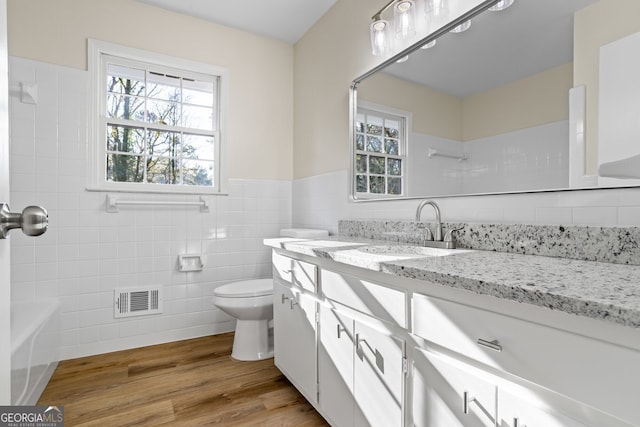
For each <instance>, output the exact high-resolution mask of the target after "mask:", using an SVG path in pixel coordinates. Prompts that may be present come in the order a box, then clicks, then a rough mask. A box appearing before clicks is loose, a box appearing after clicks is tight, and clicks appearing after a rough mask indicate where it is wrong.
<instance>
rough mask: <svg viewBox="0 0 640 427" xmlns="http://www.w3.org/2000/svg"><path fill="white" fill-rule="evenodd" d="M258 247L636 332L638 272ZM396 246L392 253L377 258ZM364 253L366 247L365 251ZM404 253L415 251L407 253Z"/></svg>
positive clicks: (469, 254)
mask: <svg viewBox="0 0 640 427" xmlns="http://www.w3.org/2000/svg"><path fill="white" fill-rule="evenodd" d="M265 244H267V245H268V246H272V247H275V248H281V249H285V250H288V251H291V252H294V253H300V254H305V255H309V256H314V257H319V258H326V259H331V260H334V261H337V262H341V263H344V264H348V265H352V266H356V267H361V268H366V269H369V270H375V271H380V272H383V273H387V274H392V275H395V276H399V277H405V278H411V279H419V280H426V281H429V282H432V283H435V284H439V285H443V286H449V287H452V288H458V289H464V290H468V291H471V292H475V293H478V294H484V295H491V296H494V297H498V298H504V299H509V300H513V301H517V302H521V303H526V304H532V305H536V306H540V307H546V308H550V309H552V310H558V311H563V312H566V313H571V314H577V315H580V316H587V317H591V318H595V319H601V320H606V321H610V322H614V323H618V324H621V325H625V326H629V327H634V328H640V266H637V265H622V264H613V263H606V262H596V261H581V260H574V259H566V258H553V257H547V256H536V255H522V254H514V253H502V252H493V251H484V250H466V249H455V250H454V251H453V252H452V254H449V255H446V256H426V255H424V254H421V253H419V252H420V251H421V250H422V249H421V248H422V247H416V246H411V245H409V244H399V243H393V242H389V241H374V240H364V239H349V238H345V237H340V238H329V239H323V240H300V239H267V240H265ZM392 245H397V246H398V251H397V253H395V254H394V253H393V252H384V249H385V248H386V247H389V246H392ZM367 248H370V249H367ZM412 248H417V249H416V252H417V253H413V249H412Z"/></svg>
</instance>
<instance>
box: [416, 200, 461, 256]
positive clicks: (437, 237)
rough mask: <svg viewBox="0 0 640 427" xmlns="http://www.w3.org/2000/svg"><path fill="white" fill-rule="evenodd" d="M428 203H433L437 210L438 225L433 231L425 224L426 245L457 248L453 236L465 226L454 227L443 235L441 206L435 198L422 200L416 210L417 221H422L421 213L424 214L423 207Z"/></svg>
mask: <svg viewBox="0 0 640 427" xmlns="http://www.w3.org/2000/svg"><path fill="white" fill-rule="evenodd" d="M427 205H431V206H432V207H433V209H434V210H435V211H436V227H435V232H434V233H432V232H431V230H430V229H429V227H427V226H426V225H425V227H424V229H425V233H426V234H425V239H424V245H425V246H431V247H434V248H445V249H455V247H456V241H455V240H454V238H453V233H454V232H456V231H460V230H462V228H463V227H458V228H452V229H450V230H449V231H447V234H444V236H443V232H442V221H441V219H440V208H439V207H438V205H437V204H436V202H434V201H433V200H423V201H421V202H420V204H419V205H418V209H417V210H416V222H418V223H419V222H420V215H422V209H423V208H424V207H425V206H427Z"/></svg>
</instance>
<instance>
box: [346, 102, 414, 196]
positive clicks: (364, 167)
mask: <svg viewBox="0 0 640 427" xmlns="http://www.w3.org/2000/svg"><path fill="white" fill-rule="evenodd" d="M360 104H362V103H360ZM406 134H407V116H403V115H399V114H395V113H394V114H392V113H390V112H387V111H382V108H381V109H378V108H376V109H373V108H358V113H357V114H356V122H355V132H354V138H355V150H354V153H355V158H354V170H355V191H356V195H357V196H358V197H364V198H367V197H369V198H374V197H387V196H401V195H403V194H406V188H405V179H404V177H405V176H406V171H405V169H406V162H405V158H406V139H407V137H406Z"/></svg>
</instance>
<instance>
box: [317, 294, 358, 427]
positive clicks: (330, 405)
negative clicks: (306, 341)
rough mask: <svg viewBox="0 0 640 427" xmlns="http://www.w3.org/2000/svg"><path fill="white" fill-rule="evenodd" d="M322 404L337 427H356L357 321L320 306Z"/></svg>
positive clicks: (319, 363) (320, 397)
mask: <svg viewBox="0 0 640 427" xmlns="http://www.w3.org/2000/svg"><path fill="white" fill-rule="evenodd" d="M319 335H320V343H319V345H318V378H319V379H320V381H319V383H318V391H319V393H318V400H319V403H320V408H321V410H322V413H323V415H324V416H326V417H327V418H328V420H329V422H331V424H332V425H334V426H352V425H353V411H354V404H353V403H354V401H353V354H354V339H355V337H354V333H353V319H352V318H350V317H348V316H346V315H344V314H341V313H339V312H337V311H335V310H332V309H331V308H329V307H327V306H325V305H321V306H320V331H319Z"/></svg>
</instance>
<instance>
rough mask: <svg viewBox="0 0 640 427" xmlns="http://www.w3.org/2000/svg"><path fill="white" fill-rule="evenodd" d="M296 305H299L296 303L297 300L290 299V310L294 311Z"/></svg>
mask: <svg viewBox="0 0 640 427" xmlns="http://www.w3.org/2000/svg"><path fill="white" fill-rule="evenodd" d="M296 305H298V301H296V300H295V298H289V308H290V309H291V310H293V307H294V306H296Z"/></svg>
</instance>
